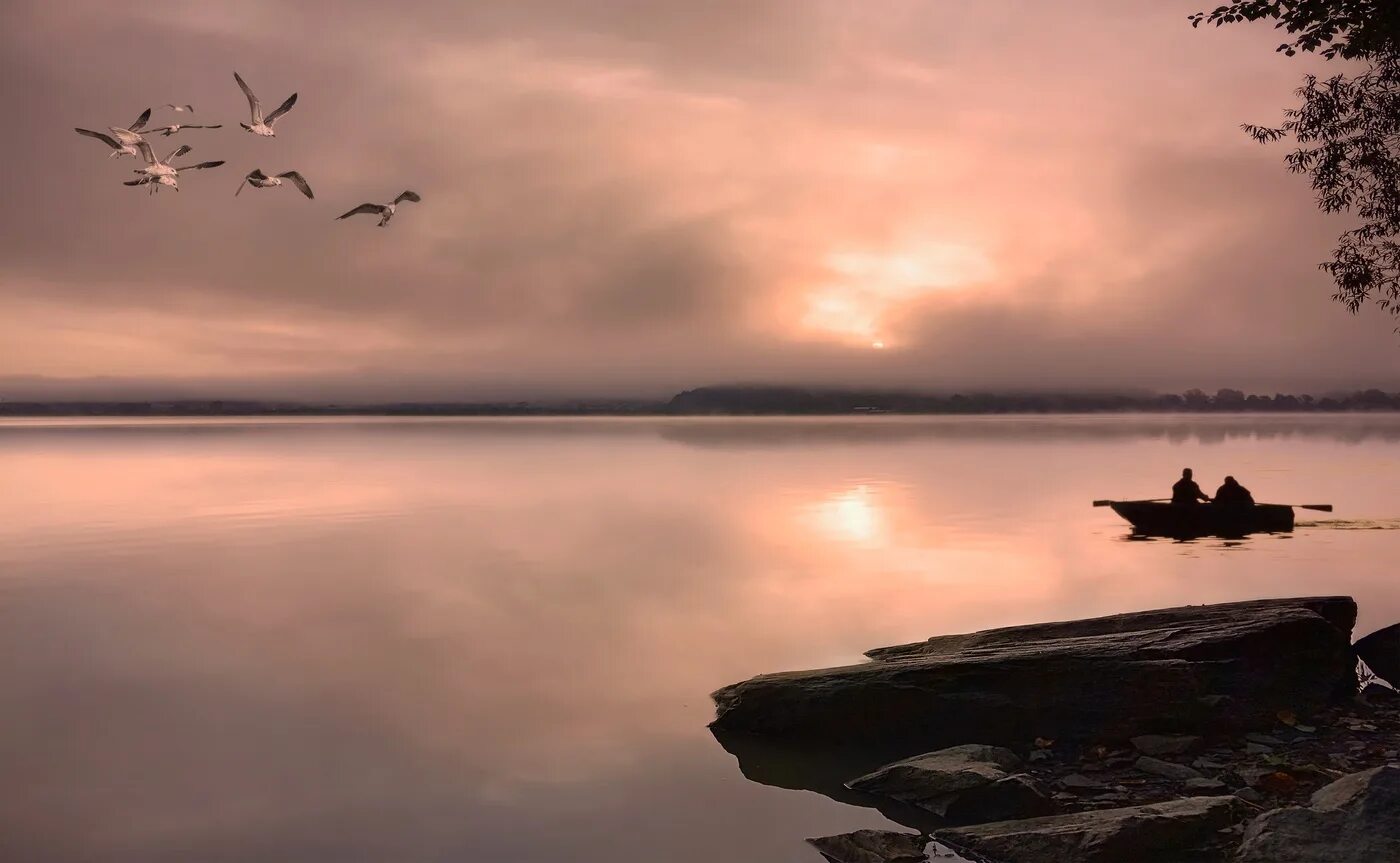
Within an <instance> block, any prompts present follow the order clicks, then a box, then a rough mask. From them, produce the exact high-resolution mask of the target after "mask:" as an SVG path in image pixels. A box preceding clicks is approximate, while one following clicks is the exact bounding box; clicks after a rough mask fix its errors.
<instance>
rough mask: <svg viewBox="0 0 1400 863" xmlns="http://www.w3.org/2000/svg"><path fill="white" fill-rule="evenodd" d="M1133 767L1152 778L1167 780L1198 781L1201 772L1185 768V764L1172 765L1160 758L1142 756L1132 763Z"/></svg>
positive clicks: (1192, 768)
mask: <svg viewBox="0 0 1400 863" xmlns="http://www.w3.org/2000/svg"><path fill="white" fill-rule="evenodd" d="M1133 767H1135V768H1137V769H1138V770H1140V771H1142V772H1143V773H1151V774H1152V775H1153V776H1163V777H1166V778H1167V779H1180V780H1186V779H1199V778H1201V772H1200V771H1199V770H1197V769H1196V768H1194V767H1187V766H1186V765H1185V764H1173V763H1172V762H1170V761H1163V760H1161V759H1160V758H1153V757H1152V756H1150V755H1144V756H1142V757H1141V758H1139V759H1138V760H1137V761H1135V762H1133Z"/></svg>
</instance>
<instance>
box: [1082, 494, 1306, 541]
mask: <svg viewBox="0 0 1400 863" xmlns="http://www.w3.org/2000/svg"><path fill="white" fill-rule="evenodd" d="M1109 506H1111V507H1112V508H1113V511H1114V512H1116V513H1118V514H1119V515H1121V516H1122V517H1123V518H1124V519H1125V520H1126V521H1127V522H1128V523H1129V524H1131V525H1132V526H1133V531H1134V532H1135V533H1141V534H1146V535H1150V536H1172V537H1183V536H1243V535H1244V534H1247V533H1277V532H1284V531H1290V530H1292V529H1293V507H1291V506H1285V505H1283V504H1278V503H1259V504H1254V505H1253V506H1220V505H1218V504H1214V503H1198V504H1187V505H1184V506H1183V505H1180V504H1172V503H1159V502H1156V501H1135V500H1121V501H1113V502H1112V503H1110V504H1109ZM1330 508H1331V507H1328V509H1330Z"/></svg>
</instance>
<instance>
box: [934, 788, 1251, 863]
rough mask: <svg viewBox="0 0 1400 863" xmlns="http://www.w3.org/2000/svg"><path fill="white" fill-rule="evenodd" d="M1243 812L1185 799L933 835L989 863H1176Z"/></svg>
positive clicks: (1215, 801) (1214, 800) (1219, 801)
mask: <svg viewBox="0 0 1400 863" xmlns="http://www.w3.org/2000/svg"><path fill="white" fill-rule="evenodd" d="M1246 808H1247V807H1245V806H1244V804H1243V803H1241V802H1240V801H1239V800H1237V799H1235V798H1233V797H1188V798H1186V799H1184V800H1174V801H1171V802H1168V803H1154V804H1151V805H1147V806H1128V807H1123V808H1118V809H1098V810H1094V811H1089V812H1076V813H1073V814H1070V815H1055V816H1051V817H1049V818H1029V819H1026V820H1023V821H1001V822H997V823H994V824H982V825H979V826H976V827H963V828H957V829H951V830H941V831H938V832H937V834H936V835H937V837H938V838H939V839H940V840H942V841H944V842H946V843H948V844H949V845H951V846H953V847H954V848H958V849H961V850H966V851H971V852H973V853H974V854H978V855H981V856H982V857H983V858H985V859H987V860H989V861H993V863H1125V861H1134V863H1137V861H1143V863H1146V861H1160V860H1172V861H1179V860H1181V859H1182V858H1183V857H1184V856H1185V855H1186V854H1188V853H1189V852H1190V851H1192V850H1193V849H1197V848H1200V847H1202V846H1205V845H1208V844H1209V843H1211V842H1212V841H1213V840H1214V839H1215V838H1216V833H1217V831H1219V830H1221V829H1222V828H1225V827H1229V826H1230V825H1231V824H1233V823H1235V822H1236V821H1238V820H1240V818H1242V817H1243V813H1244V811H1245V809H1246Z"/></svg>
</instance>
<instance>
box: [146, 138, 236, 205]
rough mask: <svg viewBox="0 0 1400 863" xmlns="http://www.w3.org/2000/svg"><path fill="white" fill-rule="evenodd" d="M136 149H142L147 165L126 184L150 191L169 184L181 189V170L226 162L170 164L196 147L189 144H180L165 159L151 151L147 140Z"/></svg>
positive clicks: (215, 166) (177, 189) (213, 165)
mask: <svg viewBox="0 0 1400 863" xmlns="http://www.w3.org/2000/svg"><path fill="white" fill-rule="evenodd" d="M136 149H138V150H140V151H141V158H143V159H145V160H146V167H144V168H138V169H137V170H136V171H135V173H137V174H140V175H141V176H140V177H138V178H137V179H135V180H127V181H126V182H125V183H123V184H122V185H124V186H145V187H146V190H147V191H148V192H156V191H159V190H160V187H161V186H169V187H170V188H172V189H174V190H175V191H177V192H178V191H180V172H181V171H200V170H203V169H205V168H217V167H219V166H220V165H222V164H223V163H224V162H223V160H222V159H220V160H219V161H217V162H200V163H199V164H196V165H183V166H180V167H176V166H174V165H172V164H170V162H171V160H173V159H178V158H180V157H181V156H183V155H185V154H186V153H188V152H190V151H191V150H193V149H194V148H193V147H191V146H189V145H188V144H185V145H182V146H180V147H179V148H178V149H176V150H174V151H173V152H171V154H170V155H169V156H166V157H165V158H164V159H157V158H156V156H155V153H153V152H151V145H150V144H148V143H146V142H145V141H142V142H140V143H139V144H137V145H136Z"/></svg>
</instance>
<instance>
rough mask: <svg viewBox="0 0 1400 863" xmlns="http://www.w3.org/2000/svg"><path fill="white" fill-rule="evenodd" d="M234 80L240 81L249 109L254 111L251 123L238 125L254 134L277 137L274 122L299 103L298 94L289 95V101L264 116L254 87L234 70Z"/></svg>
mask: <svg viewBox="0 0 1400 863" xmlns="http://www.w3.org/2000/svg"><path fill="white" fill-rule="evenodd" d="M233 80H235V81H237V82H238V87H239V89H241V90H242V91H243V95H244V96H247V97H248V109H249V111H250V112H252V115H253V117H252V119H253V122H252V123H251V124H249V123H239V124H238V125H240V126H242V127H243V128H244V129H247V130H248V131H249V132H252V133H253V134H254V135H260V136H262V137H264V138H275V137H277V133H276V132H274V131H273V130H272V124H274V123H276V122H277V118H278V117H281V116H282V115H283V114H285V113H287V112H288V111H290V110H292V106H293V105H295V104H296V103H297V94H296V93H293V94H292V95H290V96H288V97H287V101H285V102H283V103H282V104H281V105H280V106H278V108H277V110H276V111H273V112H272V113H271V114H268V115H267V116H266V117H264V116H263V110H262V102H259V101H258V97H257V96H255V95H253V90H252V88H251V87H249V86H248V84H247V82H245V81H244V80H243V78H242V76H240V75H239V74H238V73H237V72H234V73H233Z"/></svg>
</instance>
